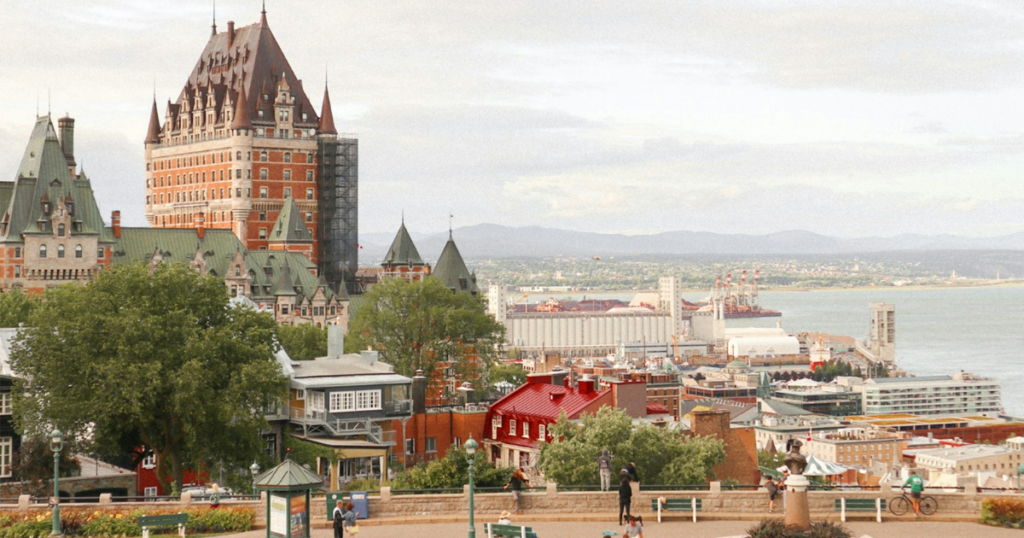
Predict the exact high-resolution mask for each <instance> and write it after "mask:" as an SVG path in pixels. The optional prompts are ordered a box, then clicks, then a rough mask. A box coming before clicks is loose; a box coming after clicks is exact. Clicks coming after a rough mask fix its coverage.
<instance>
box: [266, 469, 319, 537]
mask: <svg viewBox="0 0 1024 538" xmlns="http://www.w3.org/2000/svg"><path fill="white" fill-rule="evenodd" d="M321 485H323V479H322V478H321V477H320V475H318V474H316V473H314V472H313V471H310V470H309V469H306V468H305V467H303V466H302V465H299V464H298V463H295V462H294V461H292V460H290V459H287V458H286V459H285V460H284V461H282V462H281V463H280V464H279V465H277V466H276V467H274V468H273V469H270V470H268V471H267V472H265V473H263V474H261V475H260V476H258V477H256V490H257V491H266V492H267V538H309V536H310V528H309V509H310V504H309V493H310V491H311V490H312V489H314V488H319V487H320V486H321Z"/></svg>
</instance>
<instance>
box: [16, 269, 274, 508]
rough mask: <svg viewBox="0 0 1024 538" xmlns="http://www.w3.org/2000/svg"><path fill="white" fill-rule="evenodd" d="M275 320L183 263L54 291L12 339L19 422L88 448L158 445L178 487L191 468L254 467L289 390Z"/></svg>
mask: <svg viewBox="0 0 1024 538" xmlns="http://www.w3.org/2000/svg"><path fill="white" fill-rule="evenodd" d="M274 326H275V324H274V320H273V318H272V317H271V316H270V315H269V314H265V313H263V314H259V313H256V312H254V311H252V310H251V309H246V308H232V307H230V306H229V303H228V295H227V293H226V292H225V288H224V282H223V281H221V280H220V279H218V278H216V277H213V276H200V275H199V274H197V273H196V272H194V271H191V270H189V268H188V267H186V266H184V265H181V264H177V265H170V266H160V267H158V268H157V269H155V270H154V271H152V272H150V271H149V270H148V268H147V267H146V266H144V265H141V264H137V265H124V266H117V267H114V268H112V269H110V270H107V271H103V272H101V273H100V274H99V275H98V276H97V277H96V280H94V281H92V282H90V283H89V284H87V285H85V286H81V285H77V284H72V285H67V286H60V287H57V288H53V289H51V290H49V291H48V292H47V294H46V301H45V302H44V303H43V304H42V305H41V306H39V307H38V308H37V309H36V311H35V312H34V313H33V314H32V315H31V317H30V318H29V323H28V327H26V329H25V330H23V331H21V332H20V333H19V335H18V336H17V337H16V338H15V340H14V343H13V347H12V351H11V368H12V370H13V371H14V373H15V375H16V376H17V377H18V381H17V382H16V387H15V390H14V412H15V419H16V420H17V422H18V425H19V426H20V427H21V428H22V429H23V431H24V432H25V434H26V435H27V436H29V437H32V436H39V437H42V436H44V435H46V434H47V433H48V432H49V431H50V430H51V429H52V428H53V427H54V426H56V427H58V428H60V429H61V430H63V431H64V432H65V433H66V435H67V436H68V437H69V438H72V439H76V440H78V441H79V442H81V443H83V444H85V445H87V446H84V447H83V448H85V449H86V450H88V451H90V452H91V453H97V454H112V453H131V452H133V451H137V455H140V456H141V455H142V453H143V452H149V451H152V452H155V453H156V454H158V455H159V456H160V461H161V468H160V472H158V477H159V479H160V480H161V481H162V482H163V485H164V486H166V487H169V479H168V478H169V477H170V478H171V479H173V481H174V483H175V485H176V486H177V489H178V490H179V491H180V487H181V482H182V471H183V468H184V467H186V466H188V467H191V468H195V469H201V468H206V469H218V468H220V469H229V470H230V469H234V468H244V467H247V466H248V465H249V463H250V462H252V461H253V459H254V458H255V457H257V456H258V455H259V454H260V452H261V448H262V444H263V443H262V441H261V439H260V436H259V433H260V430H261V429H262V428H265V427H266V425H267V423H266V419H265V418H264V415H263V410H264V409H265V408H266V407H267V406H268V405H270V404H273V405H278V404H279V403H280V402H281V401H282V400H283V398H284V396H285V386H286V383H285V378H284V376H283V374H282V373H281V370H280V367H279V365H278V364H277V362H276V361H275V360H274V350H275V343H274V338H273V335H274ZM140 446H142V447H144V449H143V450H142V451H139V447H140Z"/></svg>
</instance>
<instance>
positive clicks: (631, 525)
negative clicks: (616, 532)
mask: <svg viewBox="0 0 1024 538" xmlns="http://www.w3.org/2000/svg"><path fill="white" fill-rule="evenodd" d="M622 536H624V537H626V538H644V525H643V523H641V522H640V518H638V517H637V516H629V522H628V523H627V524H626V528H625V529H623V530H622Z"/></svg>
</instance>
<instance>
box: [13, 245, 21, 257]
mask: <svg viewBox="0 0 1024 538" xmlns="http://www.w3.org/2000/svg"><path fill="white" fill-rule="evenodd" d="M14 257H15V258H20V257H21V247H14Z"/></svg>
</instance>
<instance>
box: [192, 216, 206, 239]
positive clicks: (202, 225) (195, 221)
mask: <svg viewBox="0 0 1024 538" xmlns="http://www.w3.org/2000/svg"><path fill="white" fill-rule="evenodd" d="M192 225H193V226H194V227H195V229H196V234H198V235H199V239H202V238H203V237H205V236H206V215H205V214H203V212H202V211H200V212H199V213H196V214H195V215H193V217H192Z"/></svg>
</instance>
